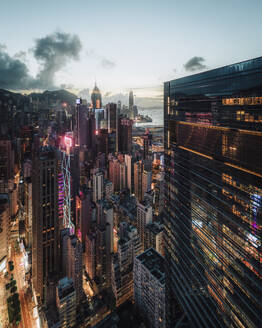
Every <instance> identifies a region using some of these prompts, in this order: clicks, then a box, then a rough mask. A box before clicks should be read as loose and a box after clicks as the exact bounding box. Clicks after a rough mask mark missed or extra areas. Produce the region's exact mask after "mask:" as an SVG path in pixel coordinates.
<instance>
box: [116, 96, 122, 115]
mask: <svg viewBox="0 0 262 328" xmlns="http://www.w3.org/2000/svg"><path fill="white" fill-rule="evenodd" d="M121 109H122V104H121V101H120V100H118V102H117V110H118V115H120V113H121Z"/></svg>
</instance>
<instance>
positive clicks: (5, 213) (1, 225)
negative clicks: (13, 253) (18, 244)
mask: <svg viewBox="0 0 262 328" xmlns="http://www.w3.org/2000/svg"><path fill="white" fill-rule="evenodd" d="M8 202H9V199H8V195H7V194H0V266H1V270H0V271H2V269H3V268H5V267H6V264H7V256H8V241H9V225H10V208H9V204H8Z"/></svg>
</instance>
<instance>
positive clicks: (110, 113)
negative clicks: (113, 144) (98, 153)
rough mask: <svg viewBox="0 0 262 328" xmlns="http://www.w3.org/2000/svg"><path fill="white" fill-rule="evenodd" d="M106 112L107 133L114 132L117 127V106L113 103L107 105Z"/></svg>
mask: <svg viewBox="0 0 262 328" xmlns="http://www.w3.org/2000/svg"><path fill="white" fill-rule="evenodd" d="M106 111H107V120H108V132H109V133H112V132H116V130H117V125H118V114H117V105H116V104H114V103H109V104H107V105H106Z"/></svg>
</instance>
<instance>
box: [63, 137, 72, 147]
mask: <svg viewBox="0 0 262 328" xmlns="http://www.w3.org/2000/svg"><path fill="white" fill-rule="evenodd" d="M64 143H65V145H66V146H67V147H72V144H73V141H72V138H70V137H68V136H65V138H64Z"/></svg>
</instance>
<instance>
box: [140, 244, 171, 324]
mask: <svg viewBox="0 0 262 328" xmlns="http://www.w3.org/2000/svg"><path fill="white" fill-rule="evenodd" d="M134 298H135V306H136V307H137V308H138V309H139V312H140V313H141V314H142V315H143V316H144V317H145V318H146V320H147V322H148V324H149V325H148V326H149V327H152V328H165V327H166V319H165V317H166V316H165V312H166V302H165V270H164V258H163V257H162V256H161V255H160V254H159V253H158V252H157V251H156V250H155V249H154V248H149V249H148V250H146V251H145V252H144V253H142V254H140V255H138V256H137V257H136V258H135V262H134Z"/></svg>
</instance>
